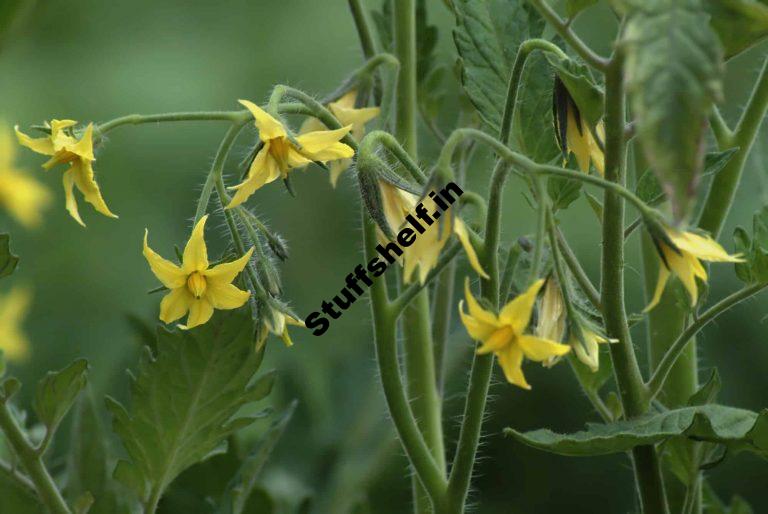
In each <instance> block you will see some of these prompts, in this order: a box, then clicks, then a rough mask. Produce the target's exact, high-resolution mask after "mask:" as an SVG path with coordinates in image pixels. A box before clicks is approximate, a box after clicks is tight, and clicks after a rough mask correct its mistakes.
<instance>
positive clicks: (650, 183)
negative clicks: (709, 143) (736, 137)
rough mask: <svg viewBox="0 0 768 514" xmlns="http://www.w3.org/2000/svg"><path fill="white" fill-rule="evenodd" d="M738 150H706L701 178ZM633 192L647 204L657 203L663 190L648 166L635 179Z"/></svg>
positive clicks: (712, 171) (709, 173) (722, 163)
mask: <svg viewBox="0 0 768 514" xmlns="http://www.w3.org/2000/svg"><path fill="white" fill-rule="evenodd" d="M738 150H739V149H738V148H729V149H727V150H723V151H722V152H708V153H707V154H706V155H705V156H704V171H703V172H702V174H701V176H702V178H703V177H711V176H714V175H717V174H718V173H720V172H721V171H722V170H723V168H725V165H726V164H728V161H730V160H731V158H732V157H733V155H734V154H735V153H736V152H737V151H738ZM635 193H636V194H637V196H638V197H639V198H640V199H641V200H642V201H644V202H645V203H649V204H654V203H657V202H658V200H659V198H661V197H662V195H663V194H664V192H663V191H662V189H661V185H660V184H659V179H657V178H656V176H655V175H654V174H653V170H651V169H650V168H648V169H646V170H645V171H644V172H643V174H642V175H640V178H639V179H637V184H636V185H635Z"/></svg>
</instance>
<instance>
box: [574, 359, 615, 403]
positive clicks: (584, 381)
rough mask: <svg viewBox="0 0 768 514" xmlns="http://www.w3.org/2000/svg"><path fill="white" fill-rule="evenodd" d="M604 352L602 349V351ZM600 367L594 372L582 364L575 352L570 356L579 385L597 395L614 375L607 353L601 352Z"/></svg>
mask: <svg viewBox="0 0 768 514" xmlns="http://www.w3.org/2000/svg"><path fill="white" fill-rule="evenodd" d="M601 350H602V349H601ZM601 353H602V354H603V355H601V356H600V367H599V368H598V370H597V371H595V372H593V371H592V370H591V369H590V368H589V366H587V365H586V364H584V363H583V362H581V361H580V360H579V359H578V358H576V356H575V355H573V352H571V355H569V356H568V362H570V364H571V367H572V369H573V372H574V373H575V374H576V375H577V376H578V377H579V383H581V385H582V386H583V387H584V388H585V389H586V390H587V391H591V392H595V393H597V392H598V391H599V390H600V388H601V387H603V385H604V384H605V383H606V382H607V381H608V379H610V378H611V376H612V375H613V366H612V364H611V359H610V357H609V356H608V352H607V351H601Z"/></svg>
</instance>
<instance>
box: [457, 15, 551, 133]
mask: <svg viewBox="0 0 768 514" xmlns="http://www.w3.org/2000/svg"><path fill="white" fill-rule="evenodd" d="M453 6H454V12H455V15H456V27H455V28H454V31H453V39H454V42H455V44H456V49H457V50H458V53H459V57H460V66H461V82H462V86H463V87H464V90H465V91H466V93H467V96H468V97H469V99H470V100H471V102H472V104H473V105H474V106H475V109H476V110H477V112H478V114H479V115H480V118H481V119H482V120H483V121H484V123H485V126H484V128H485V129H486V130H488V131H489V132H490V133H491V134H493V135H494V136H495V135H498V133H499V126H500V124H501V117H502V112H503V110H504V103H505V99H506V96H507V87H508V81H509V74H510V71H511V69H512V62H513V61H514V59H515V55H516V53H517V49H518V47H519V46H520V43H521V42H522V41H524V40H526V39H528V38H531V37H539V36H541V34H542V31H543V29H544V23H543V20H542V19H541V17H540V16H539V15H538V13H536V12H535V11H534V10H533V9H532V8H531V7H530V6H529V5H527V3H526V2H523V1H521V0H455V1H454V2H453Z"/></svg>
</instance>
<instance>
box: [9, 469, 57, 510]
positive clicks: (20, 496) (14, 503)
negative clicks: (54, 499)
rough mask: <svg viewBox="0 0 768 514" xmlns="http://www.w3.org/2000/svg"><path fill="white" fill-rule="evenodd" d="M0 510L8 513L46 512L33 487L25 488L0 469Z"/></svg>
mask: <svg viewBox="0 0 768 514" xmlns="http://www.w3.org/2000/svg"><path fill="white" fill-rule="evenodd" d="M0 512H3V513H6V512H7V513H8V514H40V513H41V512H46V510H45V507H43V505H41V504H40V502H39V500H38V499H37V494H35V491H34V489H26V488H24V487H22V486H20V485H19V484H18V483H17V482H16V481H15V480H13V479H12V478H10V477H9V476H8V474H7V473H6V472H5V470H0Z"/></svg>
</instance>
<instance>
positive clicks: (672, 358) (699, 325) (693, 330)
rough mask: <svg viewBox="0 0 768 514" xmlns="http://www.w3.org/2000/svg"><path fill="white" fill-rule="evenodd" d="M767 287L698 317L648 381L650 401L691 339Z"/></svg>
mask: <svg viewBox="0 0 768 514" xmlns="http://www.w3.org/2000/svg"><path fill="white" fill-rule="evenodd" d="M766 287H768V283H765V284H753V285H751V286H747V287H745V288H743V289H741V290H739V291H736V292H735V293H732V294H730V295H728V296H727V297H725V298H723V299H722V300H720V301H719V302H717V303H716V304H715V305H713V306H712V307H710V308H709V309H707V310H706V311H704V313H703V314H701V315H700V316H699V317H697V318H696V319H695V320H694V321H693V323H691V324H690V325H688V327H687V328H686V329H685V330H684V331H683V333H682V334H680V335H679V336H678V338H677V339H676V340H675V342H674V343H672V345H671V346H670V347H669V349H668V350H667V353H665V354H664V356H663V357H662V358H661V361H659V365H658V366H657V367H656V370H655V371H654V372H653V376H652V377H651V379H650V380H649V381H648V395H649V400H653V399H654V398H655V397H656V395H658V394H659V392H660V391H661V389H662V388H663V387H664V382H665V381H666V379H667V376H668V375H669V372H670V371H671V370H672V367H673V366H674V365H675V363H676V362H677V359H678V358H679V357H680V355H681V354H682V353H683V352H684V351H685V347H686V346H687V345H688V343H689V342H690V341H691V339H692V338H693V337H694V336H696V334H698V333H699V332H700V331H701V329H703V328H704V327H706V326H707V325H708V324H709V323H710V322H712V321H713V320H714V319H715V318H717V317H718V316H720V315H721V314H722V313H724V312H725V311H727V310H728V309H730V308H732V307H734V306H735V305H737V304H739V303H741V302H743V301H744V300H747V299H749V298H751V297H753V296H754V295H756V294H757V293H759V292H761V291H762V290H763V289H765V288H766Z"/></svg>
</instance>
